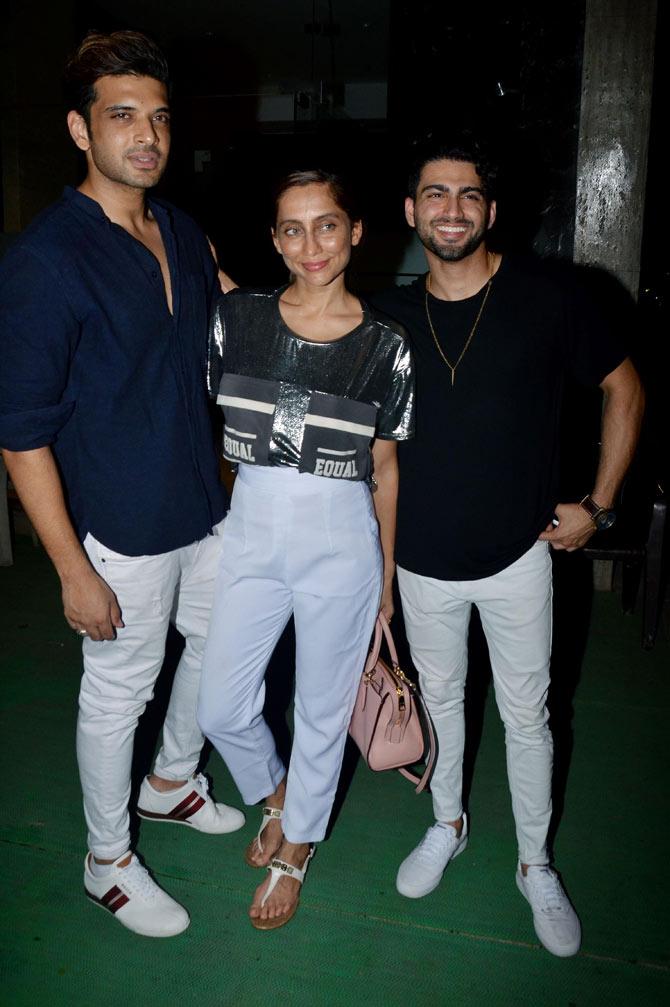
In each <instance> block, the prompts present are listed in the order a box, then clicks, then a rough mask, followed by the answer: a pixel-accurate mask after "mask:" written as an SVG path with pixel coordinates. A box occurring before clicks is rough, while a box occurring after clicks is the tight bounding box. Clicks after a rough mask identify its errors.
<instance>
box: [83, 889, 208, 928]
mask: <svg viewBox="0 0 670 1007" xmlns="http://www.w3.org/2000/svg"><path fill="white" fill-rule="evenodd" d="M84 893H85V895H86V898H87V899H89V900H90V901H91V902H92V903H93V905H94V906H97V907H98V908H99V909H104V911H105V912H106V913H107V915H108V916H113V917H114V919H116V920H118V922H119V923H120V924H121V926H122V927H125V929H126V930H130V932H131V933H133V934H139V936H140V937H176V936H177V935H178V934H183V932H184V931H185V930H187V929H188V928H189V926H190V925H191V918H190V916H188V914H187V916H186V922H185V923H184V925H183V926H180V927H179V929H178V930H170V931H169V932H167V933H165V932H163V933H155V932H152V931H150V930H147V929H144V928H142V927H139V926H138V927H131V926H129V924H128V923H126V922H125V920H123V919H122V918H121V917H120V916H117V915H116V913H115V912H113V910H111V909H110V908H109V907H108V906H106V905H105V904H104V902H101V900H100V899H99V898H98V897H97V895H94V894H93V893H92V892H89V890H88V888H87V887H86V886H85V885H84Z"/></svg>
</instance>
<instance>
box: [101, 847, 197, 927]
mask: <svg viewBox="0 0 670 1007" xmlns="http://www.w3.org/2000/svg"><path fill="white" fill-rule="evenodd" d="M90 856H91V854H90V853H89V854H88V856H87V857H86V860H85V861H84V889H85V891H86V894H87V895H88V897H89V899H91V900H92V901H93V902H95V904H96V905H98V906H101V908H102V909H107V910H108V911H109V912H110V913H112V915H113V916H115V917H116V919H117V920H118V921H119V923H122V924H123V926H124V927H127V928H128V930H133V931H134V932H135V933H136V934H142V936H143V937H174V936H175V934H180V933H181V932H182V930H186V927H187V926H188V925H189V923H190V919H189V915H188V913H187V912H186V910H185V909H184V907H183V906H180V905H179V903H178V902H175V900H174V899H173V898H171V897H170V896H169V895H168V894H167V892H164V891H163V889H162V888H159V886H158V885H157V884H156V882H155V881H154V880H153V878H152V877H151V875H150V874H149V872H148V871H147V869H146V868H145V867H142V864H141V863H140V862H139V860H138V859H137V857H136V856H135V854H134V853H133V854H132V855H131V858H130V863H129V864H128V866H127V867H119V861H120V860H125V858H126V857H127V856H128V854H127V853H124V854H123V856H121V857H119V859H118V860H115V861H114V863H113V864H110V868H111V870H110V871H109V873H107V874H104V875H103V876H102V877H99V878H98V877H95V875H94V874H92V873H91V869H90V867H89V857H90Z"/></svg>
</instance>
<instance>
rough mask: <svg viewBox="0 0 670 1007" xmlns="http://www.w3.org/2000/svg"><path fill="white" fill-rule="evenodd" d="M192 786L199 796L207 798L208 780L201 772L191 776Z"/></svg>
mask: <svg viewBox="0 0 670 1007" xmlns="http://www.w3.org/2000/svg"><path fill="white" fill-rule="evenodd" d="M193 787H194V789H195V790H197V791H198V793H199V794H200V796H201V797H204V798H207V794H208V793H209V780H208V779H207V777H206V776H204V775H203V774H202V773H198V774H197V775H196V776H194V777H193Z"/></svg>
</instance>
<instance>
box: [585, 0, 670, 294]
mask: <svg viewBox="0 0 670 1007" xmlns="http://www.w3.org/2000/svg"><path fill="white" fill-rule="evenodd" d="M656 7H657V0H586V21H585V33H584V60H583V67H582V101H581V115H580V123H579V148H578V155H577V207H576V215H575V246H574V258H575V262H578V263H583V264H585V265H592V266H598V267H600V268H602V269H606V270H607V271H608V272H609V273H611V274H612V275H614V276H615V277H617V279H619V280H620V282H621V283H622V284H623V286H624V287H625V288H626V289H627V290H628V292H629V293H630V294H631V296H632V297H633V298H637V292H638V285H639V278H640V249H641V244H642V224H643V217H644V196H645V183H646V178H647V150H648V145H649V123H650V115H651V93H652V76H653V64H654V35H655V28H656Z"/></svg>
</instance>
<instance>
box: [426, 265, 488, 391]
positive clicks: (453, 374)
mask: <svg viewBox="0 0 670 1007" xmlns="http://www.w3.org/2000/svg"><path fill="white" fill-rule="evenodd" d="M430 280H431V274H430V273H429V274H428V281H427V283H426V293H425V306H426V318H427V319H428V325H429V326H430V331H431V334H432V336H433V342H434V343H435V346H436V347H437V352H438V353H439V354H440V356H441V357H442V359H443V360H444V362H445V364H446V365H447V367H448V368H449V370H450V371H451V387H452V388H453V387H454V380H455V378H456V368H457V367H458V365H459V364H460V362H461V360H462V359H463V357H464V356H465V354H466V353H467V352H468V347H469V345H470V343H471V342H472V337H473V336H474V334H475V332H476V331H477V326H478V325H479V319H480V318H481V317H482V312H483V311H484V308H485V306H486V302H487V300H488V296H489V294H490V293H491V284H492V283H493V270H491V275H490V276H489V282H488V283H487V284H486V292H485V293H484V299H483V300H482V303H481V305H480V308H479V311H478V312H477V317H476V318H475V324H474V325H473V326H472V328H471V329H470V335H469V336H468V338H467V339H466V340H465V346H464V347H463V349H462V350H461V353H460V356H459V358H458V360H457V361H456V363H455V364H452V363H451V361H450V360H449V359H448V358H447V356H446V354H445V353H444V351H443V350H442V347H441V346H440V344H439V342H438V341H437V335H436V334H435V329H434V328H433V320H432V318H431V317H430V311H429V310H428V293H429V291H430Z"/></svg>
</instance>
